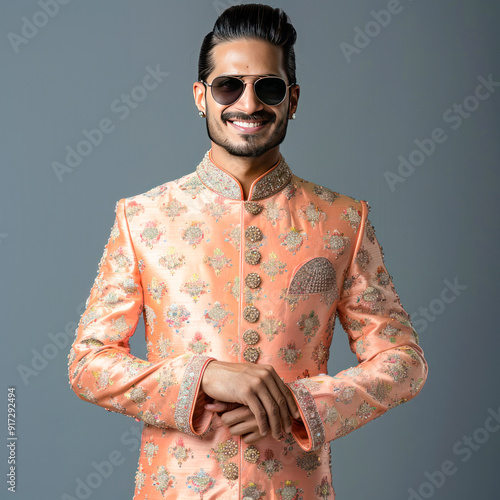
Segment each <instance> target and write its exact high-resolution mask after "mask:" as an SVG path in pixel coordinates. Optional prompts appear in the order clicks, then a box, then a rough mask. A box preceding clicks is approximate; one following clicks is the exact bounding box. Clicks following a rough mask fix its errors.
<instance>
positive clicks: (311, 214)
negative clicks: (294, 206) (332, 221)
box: [299, 203, 328, 228]
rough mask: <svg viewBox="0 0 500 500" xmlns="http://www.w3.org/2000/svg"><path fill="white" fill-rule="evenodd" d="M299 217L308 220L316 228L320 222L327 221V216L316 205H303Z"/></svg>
mask: <svg viewBox="0 0 500 500" xmlns="http://www.w3.org/2000/svg"><path fill="white" fill-rule="evenodd" d="M299 217H300V218H301V219H304V220H306V221H307V222H309V224H311V226H312V227H313V228H314V227H316V224H318V223H319V222H323V221H325V220H327V218H328V217H327V215H326V213H325V212H323V210H321V209H320V208H319V207H318V206H317V205H315V204H314V203H308V204H307V205H302V206H301V207H300V209H299Z"/></svg>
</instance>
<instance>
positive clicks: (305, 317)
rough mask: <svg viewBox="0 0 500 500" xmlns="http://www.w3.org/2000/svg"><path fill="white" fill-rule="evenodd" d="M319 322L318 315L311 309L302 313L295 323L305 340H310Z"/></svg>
mask: <svg viewBox="0 0 500 500" xmlns="http://www.w3.org/2000/svg"><path fill="white" fill-rule="evenodd" d="M320 324H321V323H320V321H319V317H318V315H317V314H316V313H315V312H314V311H311V312H310V313H309V314H302V316H301V317H300V320H299V322H298V323H297V325H298V327H299V330H300V331H301V332H302V333H303V334H304V337H305V340H306V342H311V340H312V338H313V337H314V336H315V335H316V332H317V331H318V328H319V327H320Z"/></svg>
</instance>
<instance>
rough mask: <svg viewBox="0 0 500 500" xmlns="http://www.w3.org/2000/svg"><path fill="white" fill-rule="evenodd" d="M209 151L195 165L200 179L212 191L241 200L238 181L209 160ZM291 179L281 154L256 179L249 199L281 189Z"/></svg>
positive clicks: (255, 198)
mask: <svg viewBox="0 0 500 500" xmlns="http://www.w3.org/2000/svg"><path fill="white" fill-rule="evenodd" d="M209 153H210V151H207V152H206V153H205V156H204V157H203V160H201V162H200V163H199V164H198V166H197V167H196V173H197V174H198V177H199V178H200V180H201V181H202V182H203V184H205V186H207V187H208V188H209V189H211V190H212V191H215V192H216V193H217V194H219V195H221V196H224V197H225V198H230V199H232V200H242V199H243V193H242V191H241V185H240V183H239V182H238V181H237V180H236V179H235V178H234V177H233V176H232V175H230V174H229V173H228V172H226V171H224V170H222V169H221V168H220V167H218V166H217V165H216V164H215V163H213V162H212V161H211V160H210V156H209ZM291 179H292V171H291V170H290V167H289V166H288V164H287V163H286V161H285V159H284V158H283V156H281V158H280V161H279V163H278V165H276V166H275V167H273V168H272V169H270V170H269V171H268V172H266V173H265V174H264V176H263V177H261V178H260V179H259V180H257V181H256V182H255V183H254V184H253V185H252V189H251V191H250V197H249V200H262V199H264V198H268V197H269V196H272V195H273V194H275V193H277V192H278V191H281V190H282V189H283V188H285V186H286V185H287V184H288V183H289V182H290V181H291Z"/></svg>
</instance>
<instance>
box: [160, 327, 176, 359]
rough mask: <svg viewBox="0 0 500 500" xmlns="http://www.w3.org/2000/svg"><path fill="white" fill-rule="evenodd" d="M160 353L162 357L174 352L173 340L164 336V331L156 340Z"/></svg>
mask: <svg viewBox="0 0 500 500" xmlns="http://www.w3.org/2000/svg"><path fill="white" fill-rule="evenodd" d="M156 345H157V350H158V354H159V355H160V358H163V359H165V358H168V356H170V354H172V350H171V349H170V348H171V347H172V341H171V340H170V339H169V338H165V337H164V336H163V332H161V333H160V337H159V338H158V339H157V340H156Z"/></svg>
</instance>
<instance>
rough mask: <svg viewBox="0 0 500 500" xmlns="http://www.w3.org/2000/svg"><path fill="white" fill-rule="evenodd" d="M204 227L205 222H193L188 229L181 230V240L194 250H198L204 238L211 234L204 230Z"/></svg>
mask: <svg viewBox="0 0 500 500" xmlns="http://www.w3.org/2000/svg"><path fill="white" fill-rule="evenodd" d="M203 225H204V222H196V221H194V222H191V224H190V225H189V226H188V227H187V228H186V229H184V230H181V238H182V239H183V240H184V241H185V242H186V243H188V244H189V245H191V246H192V247H193V248H196V247H197V245H199V244H200V243H201V241H202V240H203V238H205V236H206V235H207V234H209V230H208V229H206V228H205V229H202V226H203Z"/></svg>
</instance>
